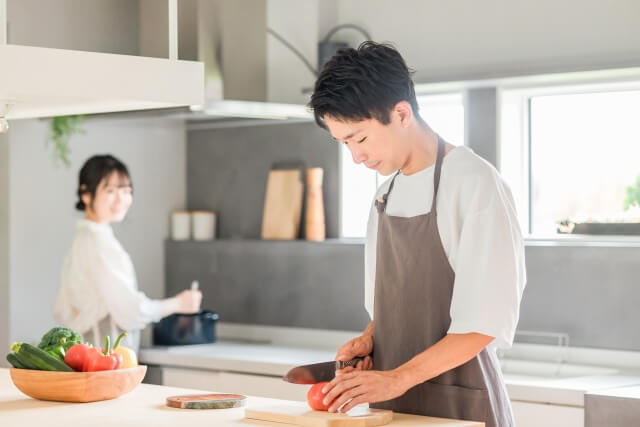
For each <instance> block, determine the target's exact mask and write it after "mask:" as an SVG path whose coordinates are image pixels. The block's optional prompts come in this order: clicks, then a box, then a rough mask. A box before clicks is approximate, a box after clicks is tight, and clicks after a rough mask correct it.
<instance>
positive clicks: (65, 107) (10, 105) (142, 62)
mask: <svg viewBox="0 0 640 427" xmlns="http://www.w3.org/2000/svg"><path fill="white" fill-rule="evenodd" d="M0 64H1V65H0V115H2V110H3V109H4V110H5V118H7V119H9V120H10V119H23V118H35V117H51V116H61V115H69V114H94V113H106V112H118V111H131V110H145V109H152V108H168V107H182V106H189V105H199V104H202V103H203V100H204V96H203V93H204V92H203V81H204V66H203V64H202V63H198V62H193V61H180V60H172V59H163V58H149V57H141V56H131V55H115V54H106V53H94V52H83V51H74V50H64V49H49V48H41V47H30V46H19V45H8V44H5V45H2V44H0Z"/></svg>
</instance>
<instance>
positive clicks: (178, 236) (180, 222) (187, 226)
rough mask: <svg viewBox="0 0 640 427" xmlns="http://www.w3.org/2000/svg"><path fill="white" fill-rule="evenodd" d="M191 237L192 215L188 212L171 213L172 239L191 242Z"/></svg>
mask: <svg viewBox="0 0 640 427" xmlns="http://www.w3.org/2000/svg"><path fill="white" fill-rule="evenodd" d="M190 237H191V214H190V213H189V212H187V211H173V212H171V238H172V239H173V240H189V238H190Z"/></svg>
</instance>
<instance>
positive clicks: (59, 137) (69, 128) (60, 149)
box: [51, 115, 85, 167]
mask: <svg viewBox="0 0 640 427" xmlns="http://www.w3.org/2000/svg"><path fill="white" fill-rule="evenodd" d="M83 120H84V116H82V115H75V116H58V117H54V118H52V119H51V141H52V142H53V153H54V157H55V158H56V159H57V160H60V161H61V162H62V163H64V165H65V166H66V167H69V166H71V160H69V154H71V148H70V147H69V140H70V139H71V136H73V135H74V134H76V133H85V131H84V129H82V122H83Z"/></svg>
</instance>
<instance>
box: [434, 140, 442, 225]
mask: <svg viewBox="0 0 640 427" xmlns="http://www.w3.org/2000/svg"><path fill="white" fill-rule="evenodd" d="M437 136H438V157H436V169H435V171H434V172H433V201H432V202H431V212H433V214H434V215H437V213H436V196H437V195H438V187H439V186H440V171H441V170H442V159H443V158H444V141H443V140H442V139H441V138H440V135H437Z"/></svg>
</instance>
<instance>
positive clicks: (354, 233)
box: [340, 93, 464, 237]
mask: <svg viewBox="0 0 640 427" xmlns="http://www.w3.org/2000/svg"><path fill="white" fill-rule="evenodd" d="M418 104H419V105H420V115H421V116H422V118H423V119H424V120H425V121H426V122H427V123H428V124H429V126H431V128H432V129H434V130H435V131H436V132H438V134H440V136H442V137H443V138H444V139H445V140H447V141H448V142H450V143H452V144H455V145H461V144H463V143H464V103H463V98H462V94H461V93H455V94H441V95H423V96H418ZM340 150H341V154H340V161H341V166H340V169H341V194H340V202H341V209H340V210H341V212H340V219H341V221H340V235H341V237H364V236H365V234H366V231H367V219H368V218H369V212H370V209H371V204H372V203H373V197H374V195H375V193H376V189H377V188H378V186H379V185H380V184H382V183H383V182H384V180H385V179H386V177H383V176H381V175H379V174H378V173H376V172H375V171H372V170H369V169H367V168H366V167H364V166H363V165H356V164H355V163H354V162H353V159H352V158H351V153H350V152H349V149H348V148H347V147H346V146H344V145H342V144H341V147H340Z"/></svg>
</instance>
